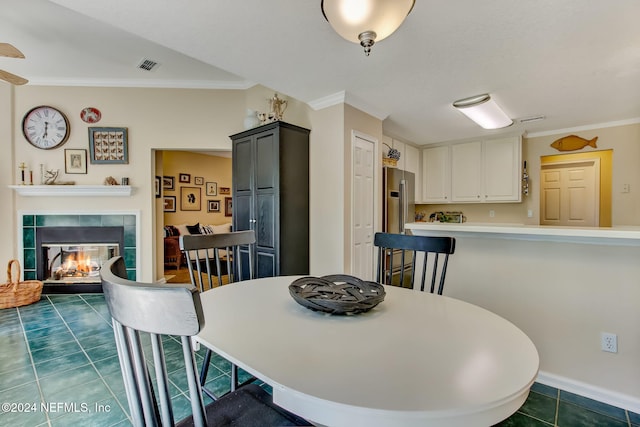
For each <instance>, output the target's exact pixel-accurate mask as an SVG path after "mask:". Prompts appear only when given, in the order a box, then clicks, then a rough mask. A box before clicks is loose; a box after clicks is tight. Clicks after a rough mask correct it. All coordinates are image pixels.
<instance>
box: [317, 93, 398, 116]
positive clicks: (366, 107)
mask: <svg viewBox="0 0 640 427" xmlns="http://www.w3.org/2000/svg"><path fill="white" fill-rule="evenodd" d="M307 104H308V105H309V106H310V107H311V108H313V109H314V110H315V111H317V110H322V109H324V108H327V107H333V106H334V105H339V104H349V105H351V106H352V107H354V108H357V109H358V110H360V111H363V112H365V113H367V114H369V115H371V116H373V117H375V118H376V119H378V120H384V119H386V118H387V117H389V113H388V112H386V111H383V110H381V109H379V108H377V107H375V106H373V105H371V104H369V103H368V102H366V101H363V100H362V99H360V98H358V97H357V96H354V95H352V94H350V93H347V92H346V91H341V92H336V93H333V94H331V95H327V96H325V97H322V98H318V99H316V100H314V101H310V102H308V103H307Z"/></svg>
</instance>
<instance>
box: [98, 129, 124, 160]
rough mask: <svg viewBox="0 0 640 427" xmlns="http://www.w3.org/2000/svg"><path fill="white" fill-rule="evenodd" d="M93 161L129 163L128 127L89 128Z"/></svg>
mask: <svg viewBox="0 0 640 427" xmlns="http://www.w3.org/2000/svg"><path fill="white" fill-rule="evenodd" d="M89 151H90V152H91V163H97V164H127V163H129V141H128V137H127V128H93V127H91V128H89Z"/></svg>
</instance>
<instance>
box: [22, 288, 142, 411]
mask: <svg viewBox="0 0 640 427" xmlns="http://www.w3.org/2000/svg"><path fill="white" fill-rule="evenodd" d="M78 296H79V295H78ZM79 297H80V296H79ZM47 298H49V297H48V296H47ZM80 299H82V301H84V302H85V303H87V301H86V300H85V299H84V298H82V297H80ZM49 301H51V299H50V298H49ZM51 305H52V306H53V309H54V310H55V311H56V313H58V315H59V316H60V318H61V319H62V322H63V323H64V326H65V327H66V328H67V329H68V330H69V333H71V335H72V336H73V339H74V340H75V341H76V343H77V344H78V346H79V347H80V350H81V351H82V353H84V355H85V356H86V357H87V359H88V360H89V364H90V365H91V367H92V368H93V370H94V371H96V373H97V374H98V377H99V378H100V380H101V381H102V383H103V384H104V385H105V386H106V387H107V389H108V390H109V393H111V396H112V397H113V398H114V399H115V401H116V402H117V403H118V406H119V407H120V409H122V411H123V413H124V414H125V415H126V416H127V419H128V420H129V422H133V421H132V420H131V418H130V417H129V414H128V412H127V411H126V410H125V408H124V407H123V406H122V404H121V403H120V400H119V399H118V397H117V396H116V395H115V393H114V392H113V390H112V389H111V387H109V384H107V382H106V381H105V379H104V377H103V376H102V374H101V373H100V371H99V370H98V368H97V367H96V365H95V364H94V363H93V359H92V358H91V357H89V354H88V353H87V352H86V350H85V348H84V347H83V346H82V343H81V342H80V340H78V337H76V334H74V333H73V330H72V329H71V327H69V324H68V323H67V321H66V320H65V319H64V317H63V316H62V313H60V311H59V310H58V308H57V307H56V306H55V304H54V302H53V301H51ZM88 305H89V306H91V304H88ZM91 309H92V310H94V311H95V308H93V307H91ZM100 317H102V316H100ZM102 319H103V320H104V318H102ZM110 326H111V325H110ZM111 327H112V328H113V326H111ZM34 369H35V367H34Z"/></svg>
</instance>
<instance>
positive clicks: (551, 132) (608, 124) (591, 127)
mask: <svg viewBox="0 0 640 427" xmlns="http://www.w3.org/2000/svg"><path fill="white" fill-rule="evenodd" d="M638 123H640V117H637V118H634V119H627V120H617V121H613V122H605V123H594V124H590V125H585V126H576V127H572V128H564V129H556V130H546V131H542V132H531V133H527V134H526V135H525V136H526V138H536V137H539V136H549V135H557V134H560V133H571V132H582V131H586V130H594V129H602V128H612V127H617V126H626V125H635V124H638Z"/></svg>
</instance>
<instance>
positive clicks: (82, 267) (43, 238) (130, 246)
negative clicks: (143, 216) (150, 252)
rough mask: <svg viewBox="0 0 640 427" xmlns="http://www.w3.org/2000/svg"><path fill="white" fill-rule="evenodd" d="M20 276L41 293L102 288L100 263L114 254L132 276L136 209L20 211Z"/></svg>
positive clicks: (135, 257) (134, 261)
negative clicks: (117, 211) (40, 284)
mask: <svg viewBox="0 0 640 427" xmlns="http://www.w3.org/2000/svg"><path fill="white" fill-rule="evenodd" d="M21 218H22V228H21V232H22V249H23V277H24V278H25V280H32V279H36V280H42V281H43V283H44V287H43V293H85V292H101V291H102V286H101V284H100V268H101V266H102V263H104V262H105V261H106V260H108V259H109V258H111V257H112V256H115V255H122V256H123V257H124V259H125V264H126V267H127V273H128V276H129V279H131V280H135V279H136V261H137V230H136V224H137V217H136V215H135V214H40V213H33V214H22V216H21Z"/></svg>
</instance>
